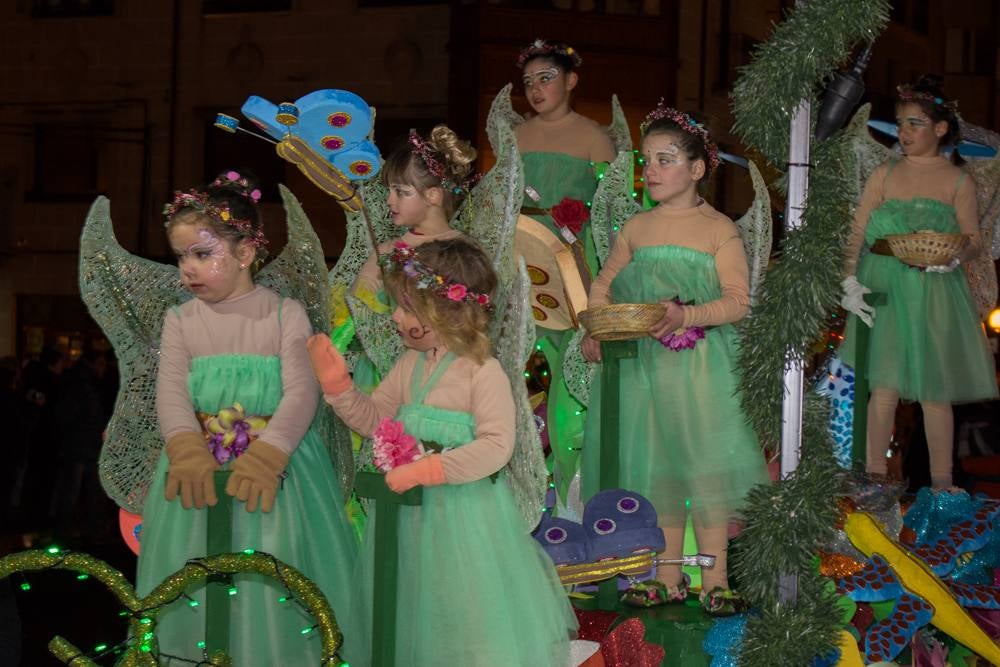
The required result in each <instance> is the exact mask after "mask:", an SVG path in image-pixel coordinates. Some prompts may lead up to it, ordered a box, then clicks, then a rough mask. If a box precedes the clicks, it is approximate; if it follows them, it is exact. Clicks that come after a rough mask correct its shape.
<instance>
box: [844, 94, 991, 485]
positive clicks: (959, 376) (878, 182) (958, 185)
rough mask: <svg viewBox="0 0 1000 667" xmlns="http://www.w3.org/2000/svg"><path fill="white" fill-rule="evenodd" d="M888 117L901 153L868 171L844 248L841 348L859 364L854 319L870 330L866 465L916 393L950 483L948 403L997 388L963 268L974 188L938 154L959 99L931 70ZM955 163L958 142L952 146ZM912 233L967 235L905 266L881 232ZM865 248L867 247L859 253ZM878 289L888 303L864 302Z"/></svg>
mask: <svg viewBox="0 0 1000 667" xmlns="http://www.w3.org/2000/svg"><path fill="white" fill-rule="evenodd" d="M897 90H898V100H897V103H896V124H897V126H898V128H899V143H900V146H901V148H902V151H903V156H902V157H901V158H899V157H893V158H892V159H890V160H889V161H887V162H885V163H883V164H882V165H880V166H879V167H878V168H876V169H875V171H874V172H872V175H871V176H870V177H869V178H868V181H867V183H866V184H865V189H864V193H863V194H862V196H861V202H860V203H859V205H858V207H857V210H856V211H855V215H854V228H853V230H852V233H851V237H850V240H849V242H848V245H847V257H846V265H845V272H846V273H847V277H846V278H844V281H843V289H844V294H843V297H842V301H841V303H842V305H843V306H844V308H846V309H847V310H848V311H850V312H851V313H853V314H854V315H856V317H851V318H849V319H848V323H847V331H846V334H845V337H844V344H843V346H842V347H841V356H842V357H843V358H844V360H845V361H846V362H847V363H849V364H852V365H855V364H858V363H861V361H860V360H859V359H857V350H856V348H855V341H856V334H857V330H858V326H861V325H860V324H859V323H858V320H859V319H860V320H861V321H862V322H864V324H865V325H866V326H869V327H871V330H872V331H871V344H870V348H869V351H868V359H867V365H866V368H867V372H868V380H869V383H870V386H871V388H872V391H871V397H870V399H869V401H868V433H867V443H868V447H867V461H866V469H867V471H868V472H871V473H875V474H879V475H884V474H885V473H886V452H887V451H888V449H889V443H890V439H891V437H892V430H893V423H894V421H895V415H896V404H897V403H898V402H899V399H900V398H902V399H904V400H910V401H920V407H921V408H922V410H923V413H924V431H925V433H926V436H927V448H928V452H929V454H930V473H931V485H932V486H933V487H934V488H936V489H947V488H950V487H951V485H952V443H953V428H954V424H953V416H952V409H951V404H952V403H959V402H966V401H975V400H984V399H990V398H996V397H997V384H996V375H995V373H994V371H993V359H992V357H991V355H990V351H989V348H988V347H987V343H986V338H985V336H984V335H983V332H982V328H981V326H980V324H979V317H978V316H977V313H976V306H975V303H974V302H973V300H972V295H971V293H970V291H969V286H968V283H967V282H966V280H965V275H964V272H963V271H961V270H960V267H961V265H962V264H963V263H964V262H967V261H969V260H971V259H973V258H974V257H976V256H977V255H978V254H979V253H980V252H981V246H982V241H981V238H980V235H979V221H978V213H977V208H976V188H975V184H974V183H973V182H972V179H971V178H970V177H968V175H967V174H966V173H965V172H964V171H963V170H962V169H960V168H959V167H958V166H957V165H956V164H952V163H950V162H949V161H948V159H947V158H945V157H943V156H942V155H941V148H942V147H943V146H953V147H954V146H955V145H956V144H957V142H958V129H959V128H958V114H957V112H956V105H955V103H954V102H953V101H949V100H948V99H947V98H945V96H944V95H943V94H942V92H941V89H940V81H939V80H938V79H937V78H932V77H923V78H921V79H920V80H919V81H918V82H917V83H916V84H914V85H912V86H900V87H899V88H898V89H897ZM952 156H953V158H954V159H956V161H958V160H960V158H958V157H957V156H958V153H957V150H956V151H953V152H952ZM920 231H933V232H943V233H949V234H957V233H961V234H964V235H965V237H966V239H967V241H966V242H965V245H964V246H963V247H962V249H961V250H960V251H959V252H958V254H957V255H955V256H954V257H953V258H952V259H951V260H950V261H949V262H948V263H946V264H942V265H937V266H928V267H926V268H924V267H913V266H910V265H908V264H904V263H903V262H902V261H900V260H898V259H896V257H895V256H894V255H893V253H892V250H891V249H890V248H889V245H888V241H887V240H886V237H887V236H889V235H892V234H912V233H914V232H920ZM862 246H864V247H866V248H867V249H868V253H866V254H865V255H864V256H863V257H861V261H860V262H859V261H858V255H859V253H860V252H861V248H862ZM869 292H878V293H882V294H885V295H886V296H887V300H886V303H885V304H884V305H881V306H871V305H869V304H867V303H866V302H865V301H864V295H865V294H867V293H869Z"/></svg>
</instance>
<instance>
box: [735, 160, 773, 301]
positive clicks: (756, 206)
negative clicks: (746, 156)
mask: <svg viewBox="0 0 1000 667" xmlns="http://www.w3.org/2000/svg"><path fill="white" fill-rule="evenodd" d="M747 169H748V170H749V171H750V180H751V181H752V182H753V192H754V198H753V203H751V204H750V208H749V209H747V212H746V213H744V214H743V216H742V217H741V218H740V219H739V220H737V221H736V226H737V227H739V229H740V236H741V237H742V238H743V250H744V251H745V252H746V256H747V263H748V264H749V265H750V298H751V299H753V295H754V294H756V292H757V286H758V285H760V283H761V281H762V280H763V279H764V272H765V271H766V270H767V262H768V258H769V257H770V256H771V240H772V239H771V230H772V223H771V195H770V193H769V192H768V190H767V183H765V182H764V177H763V176H761V174H760V170H759V169H757V165H756V164H754V163H753V160H747Z"/></svg>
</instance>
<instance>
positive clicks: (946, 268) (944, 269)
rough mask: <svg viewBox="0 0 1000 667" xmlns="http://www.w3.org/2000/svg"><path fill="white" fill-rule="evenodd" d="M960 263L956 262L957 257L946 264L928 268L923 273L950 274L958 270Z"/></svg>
mask: <svg viewBox="0 0 1000 667" xmlns="http://www.w3.org/2000/svg"><path fill="white" fill-rule="evenodd" d="M959 264H961V262H959V261H958V257H955V258H953V259H952V260H951V261H950V262H948V263H947V264H940V265H938V266H928V267H927V268H926V269H924V271H926V272H927V273H951V272H952V271H954V270H955V269H957V268H958V265H959Z"/></svg>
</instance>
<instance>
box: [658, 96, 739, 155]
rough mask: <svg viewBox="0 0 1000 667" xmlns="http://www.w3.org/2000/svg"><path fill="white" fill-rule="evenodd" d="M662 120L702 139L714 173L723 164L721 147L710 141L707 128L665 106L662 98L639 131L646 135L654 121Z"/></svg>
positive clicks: (680, 112) (684, 114) (678, 111)
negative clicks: (666, 120)
mask: <svg viewBox="0 0 1000 667" xmlns="http://www.w3.org/2000/svg"><path fill="white" fill-rule="evenodd" d="M662 118H666V119H669V120H672V121H674V122H675V123H677V125H678V126H679V127H680V128H681V129H682V130H684V131H685V132H687V133H688V134H693V135H694V136H696V137H698V138H699V139H701V141H702V143H704V144H705V153H707V154H708V164H709V167H711V169H712V170H713V171H714V170H715V169H717V168H718V167H719V165H720V164H721V161H720V160H719V147H718V146H716V145H715V142H714V141H712V140H711V139H709V137H708V130H707V129H706V128H705V126H704V125H702V124H701V123H699V122H698V121H696V120H695V119H694V118H692V117H691V116H689V115H688V114H686V113H684V112H683V111H680V110H678V109H674V108H673V107H668V106H667V105H665V104H664V103H663V98H662V97H661V98H660V101H659V103H657V105H656V108H655V109H653V110H652V111H650V112H649V113H648V114H647V115H646V118H645V120H643V121H642V123H640V124H639V131H640V132H642V134H646V129H647V128H648V127H649V126H650V124H651V123H652V122H653V121H656V120H660V119H662Z"/></svg>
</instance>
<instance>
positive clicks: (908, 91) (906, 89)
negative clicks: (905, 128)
mask: <svg viewBox="0 0 1000 667" xmlns="http://www.w3.org/2000/svg"><path fill="white" fill-rule="evenodd" d="M896 98H897V99H898V100H899V101H900V102H912V101H913V100H927V101H928V102H933V103H934V104H936V105H937V106H939V107H941V108H943V109H947V110H948V111H950V112H951V113H953V114H955V116H958V100H946V99H944V98H943V97H938V96H936V95H934V94H933V93H928V92H925V91H923V90H914V89H913V86H911V85H910V84H908V83H902V84H900V85H898V86H896Z"/></svg>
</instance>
